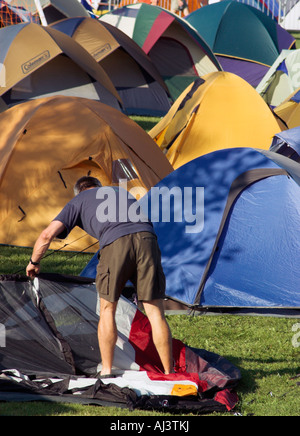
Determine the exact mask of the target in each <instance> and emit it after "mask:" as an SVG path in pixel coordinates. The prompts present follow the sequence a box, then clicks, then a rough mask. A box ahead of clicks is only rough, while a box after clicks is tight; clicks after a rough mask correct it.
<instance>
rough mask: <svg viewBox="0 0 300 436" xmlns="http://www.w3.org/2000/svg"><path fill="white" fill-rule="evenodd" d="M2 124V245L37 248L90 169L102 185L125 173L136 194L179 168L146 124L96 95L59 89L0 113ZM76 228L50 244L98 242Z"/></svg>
mask: <svg viewBox="0 0 300 436" xmlns="http://www.w3.org/2000/svg"><path fill="white" fill-rule="evenodd" d="M0 129H1V132H2V133H1V141H0V223H1V232H0V243H1V244H9V245H17V246H29V247H32V246H33V244H34V242H35V240H36V238H37V236H38V234H39V232H41V231H42V230H43V228H44V227H46V226H47V225H48V224H49V222H50V221H51V220H52V219H54V218H55V216H56V215H57V214H58V212H59V211H60V209H62V208H63V207H64V206H65V204H66V203H67V202H68V201H69V200H70V199H71V198H72V197H73V186H74V184H75V182H76V181H77V179H78V178H79V177H82V176H85V175H88V174H90V175H92V176H94V177H98V178H99V179H100V180H101V182H102V184H103V185H104V186H106V185H111V184H118V183H119V180H120V179H122V180H126V181H127V187H128V189H129V190H130V189H131V188H135V192H136V195H138V193H140V194H144V193H145V192H147V191H148V190H149V189H150V188H151V187H152V186H154V185H155V184H156V183H158V182H159V181H160V180H161V179H163V178H164V177H165V176H166V175H167V174H169V173H170V172H171V171H172V170H173V168H172V167H171V165H170V164H169V162H168V160H167V158H166V157H165V156H164V154H163V153H162V151H161V150H160V149H159V147H157V145H156V144H155V142H154V141H153V140H152V139H151V138H150V136H149V135H148V134H147V133H146V132H145V131H144V130H143V129H142V128H141V127H139V126H138V125H137V124H136V123H135V122H134V121H132V120H131V119H130V118H128V117H127V116H126V115H124V114H122V113H121V112H120V111H118V110H116V109H113V108H111V107H110V106H108V105H105V104H102V103H100V102H96V101H94V100H89V99H80V98H78V97H63V96H55V97H48V98H43V99H37V100H32V101H30V102H27V103H22V104H19V105H17V106H14V107H13V108H10V109H8V110H6V111H5V112H3V113H2V114H1V115H0ZM16 186H17V187H18V189H16V188H15V187H16ZM78 231H79V233H78ZM78 231H77V230H74V233H73V232H72V233H71V235H70V236H69V238H68V239H67V240H65V241H64V242H63V241H56V242H55V243H54V246H53V247H52V248H62V247H65V248H64V249H66V250H73V251H80V250H83V249H86V248H87V247H88V246H89V245H91V244H92V243H95V241H94V240H91V238H88V237H87V236H86V234H85V233H83V232H82V231H81V230H80V229H78ZM83 235H85V237H84V238H83ZM90 250H91V251H95V250H96V248H95V247H94V248H90Z"/></svg>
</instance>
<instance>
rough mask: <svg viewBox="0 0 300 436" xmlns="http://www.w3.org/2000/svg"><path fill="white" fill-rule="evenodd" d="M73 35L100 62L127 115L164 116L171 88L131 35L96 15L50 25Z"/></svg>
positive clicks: (169, 105) (167, 108)
mask: <svg viewBox="0 0 300 436" xmlns="http://www.w3.org/2000/svg"><path fill="white" fill-rule="evenodd" d="M51 27H52V28H54V29H56V30H59V31H60V32H63V33H65V34H66V35H68V36H70V37H72V38H73V39H74V40H75V41H76V42H78V43H79V44H80V45H82V46H83V47H84V48H85V49H86V51H88V52H89V53H90V55H91V56H93V58H94V59H95V60H96V61H97V62H99V64H100V65H101V67H102V68H103V69H104V70H105V71H106V73H107V75H108V76H109V77H110V79H111V81H112V82H113V84H114V86H115V87H116V89H117V91H118V93H119V95H120V97H121V99H122V102H123V106H124V109H125V112H126V113H127V115H132V114H134V115H150V116H164V115H165V114H166V113H167V112H168V110H169V109H170V107H171V104H170V101H169V97H168V89H167V86H166V85H165V82H164V81H163V79H162V77H161V75H160V73H159V72H158V71H157V69H156V67H155V66H154V64H153V63H152V61H151V59H150V58H149V57H148V56H147V55H146V53H145V52H144V51H143V50H142V49H141V47H140V46H139V45H138V44H137V43H136V42H135V41H133V40H132V39H131V38H129V36H127V35H126V34H125V33H123V32H122V31H121V30H119V29H118V28H117V27H115V26H112V25H110V24H108V23H105V22H100V21H99V20H95V19H93V18H85V17H77V18H67V19H65V20H61V21H58V22H57V23H53V24H52V25H51Z"/></svg>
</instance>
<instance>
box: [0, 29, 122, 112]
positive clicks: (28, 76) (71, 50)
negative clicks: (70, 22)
mask: <svg viewBox="0 0 300 436" xmlns="http://www.w3.org/2000/svg"><path fill="white" fill-rule="evenodd" d="M0 67H1V70H0V77H1V71H2V70H3V71H4V72H5V81H4V83H2V85H3V86H1V88H0V96H1V97H2V99H3V100H4V101H5V103H6V104H8V105H13V104H17V103H19V102H21V101H27V100H29V99H33V98H40V97H45V96H50V95H58V94H59V95H70V96H75V97H85V98H90V99H94V100H101V102H103V103H106V104H108V105H110V106H113V107H115V108H120V102H121V99H120V96H119V94H118V93H117V91H116V88H115V87H114V85H113V84H112V82H111V80H110V78H109V77H108V75H107V74H106V72H105V71H104V70H103V68H102V67H101V66H100V65H98V63H97V62H96V61H95V60H94V59H93V57H92V56H91V55H90V54H89V53H88V52H87V51H86V50H85V49H84V48H83V47H81V46H80V45H79V44H78V43H76V41H73V40H72V38H70V37H68V36H67V35H65V34H63V33H62V32H59V31H57V30H55V29H52V28H50V27H43V26H40V25H38V24H34V23H21V24H16V25H14V26H8V27H4V28H2V29H0ZM3 74H4V73H3Z"/></svg>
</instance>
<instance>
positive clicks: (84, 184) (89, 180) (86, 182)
mask: <svg viewBox="0 0 300 436" xmlns="http://www.w3.org/2000/svg"><path fill="white" fill-rule="evenodd" d="M101 186H102V185H101V183H100V181H99V180H98V179H96V178H95V177H90V176H84V177H80V179H78V180H77V182H76V183H75V186H74V194H75V195H77V194H79V193H80V192H82V191H85V190H86V189H89V188H97V187H99V188H100V187H101Z"/></svg>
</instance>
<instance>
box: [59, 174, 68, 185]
mask: <svg viewBox="0 0 300 436" xmlns="http://www.w3.org/2000/svg"><path fill="white" fill-rule="evenodd" d="M57 172H58V174H59V177H60V180H61V181H62V182H63V184H64V187H65V188H66V189H68V188H67V184H66V182H65V181H64V178H63V176H62V174H61V172H60V171H57Z"/></svg>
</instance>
